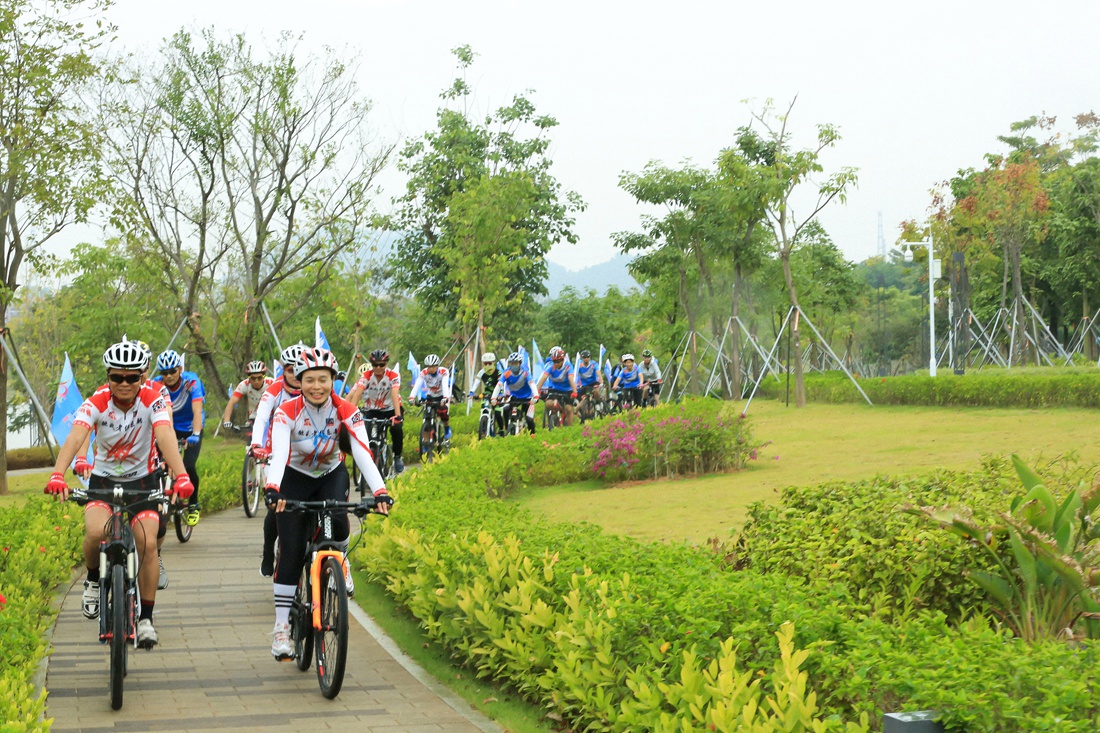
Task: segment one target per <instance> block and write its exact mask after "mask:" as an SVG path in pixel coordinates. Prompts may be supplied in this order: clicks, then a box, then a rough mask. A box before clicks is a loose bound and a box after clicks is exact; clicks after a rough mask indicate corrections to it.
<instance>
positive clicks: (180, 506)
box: [156, 438, 195, 543]
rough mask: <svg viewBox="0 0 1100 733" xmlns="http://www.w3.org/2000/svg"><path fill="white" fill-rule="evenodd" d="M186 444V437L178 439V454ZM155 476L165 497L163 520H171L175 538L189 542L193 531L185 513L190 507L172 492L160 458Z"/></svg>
mask: <svg viewBox="0 0 1100 733" xmlns="http://www.w3.org/2000/svg"><path fill="white" fill-rule="evenodd" d="M186 444H187V439H186V438H184V439H182V440H180V441H179V451H180V455H181V456H182V455H183V448H184V446H185V445H186ZM156 470H157V477H158V480H159V481H160V491H161V493H162V494H163V495H164V496H165V497H166V498H167V497H169V496H171V498H170V499H167V503H166V505H165V507H164V511H163V512H161V513H162V514H164V518H165V521H168V520H171V521H172V525H173V526H174V527H175V529H176V539H178V540H179V541H180V542H181V543H184V542H190V541H191V534H192V532H193V531H194V529H195V528H194V527H192V526H191V525H190V524H188V523H187V514H188V512H189V511H190V507H189V506H188V505H187V504H185V503H184V502H182V501H180V500H179V497H177V496H175V495H174V494H172V477H171V476H169V475H168V467H167V466H166V465H165V464H164V461H163V460H161V461H160V463H159V464H158V466H157V469H156Z"/></svg>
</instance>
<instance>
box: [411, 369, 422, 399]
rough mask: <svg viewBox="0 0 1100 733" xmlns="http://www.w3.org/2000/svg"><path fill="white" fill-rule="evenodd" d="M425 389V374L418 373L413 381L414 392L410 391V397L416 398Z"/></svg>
mask: <svg viewBox="0 0 1100 733" xmlns="http://www.w3.org/2000/svg"><path fill="white" fill-rule="evenodd" d="M422 391H424V375H422V374H417V375H416V380H415V381H413V388H412V392H410V393H409V399H411V400H415V399H416V396H417V395H419V394H420V393H421V392H422Z"/></svg>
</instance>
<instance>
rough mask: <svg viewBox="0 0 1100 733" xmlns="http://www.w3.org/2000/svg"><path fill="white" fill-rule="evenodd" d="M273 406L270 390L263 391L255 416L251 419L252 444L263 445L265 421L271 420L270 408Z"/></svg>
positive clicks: (273, 401)
mask: <svg viewBox="0 0 1100 733" xmlns="http://www.w3.org/2000/svg"><path fill="white" fill-rule="evenodd" d="M274 406H275V398H274V397H272V396H271V393H270V392H264V396H263V397H261V398H260V404H259V405H257V406H256V416H255V417H254V418H253V421H252V445H254V446H256V447H257V448H259V447H263V444H264V433H265V432H267V423H268V422H269V421H270V420H271V410H272V408H273V407H274Z"/></svg>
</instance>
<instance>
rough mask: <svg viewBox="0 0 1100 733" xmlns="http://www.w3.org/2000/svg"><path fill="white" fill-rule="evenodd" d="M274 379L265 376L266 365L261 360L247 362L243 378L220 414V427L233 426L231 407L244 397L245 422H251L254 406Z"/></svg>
mask: <svg viewBox="0 0 1100 733" xmlns="http://www.w3.org/2000/svg"><path fill="white" fill-rule="evenodd" d="M274 381H275V380H274V379H272V378H271V377H269V376H267V365H266V364H264V363H263V362H262V361H250V362H248V366H247V367H245V378H244V379H242V380H241V383H240V384H238V385H237V387H236V389H234V390H233V394H232V395H230V396H229V404H228V405H226V406H225V412H224V413H223V414H222V427H223V428H227V429H228V428H231V427H233V420H232V418H233V408H234V407H236V406H237V403H238V402H240V401H241V399H243V398H246V397H247V398H248V403H247V404H248V418H247V419H246V420H245V422H246V423H251V422H252V420H253V419H255V417H256V408H257V407H259V406H260V399H261V398H262V397H263V396H264V392H266V391H267V388H268V387H270V386H271V383H272V382H274Z"/></svg>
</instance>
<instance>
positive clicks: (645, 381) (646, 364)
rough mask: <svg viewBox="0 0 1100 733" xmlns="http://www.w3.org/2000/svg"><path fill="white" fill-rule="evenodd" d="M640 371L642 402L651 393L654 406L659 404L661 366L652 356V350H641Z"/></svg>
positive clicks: (643, 402)
mask: <svg viewBox="0 0 1100 733" xmlns="http://www.w3.org/2000/svg"><path fill="white" fill-rule="evenodd" d="M638 369H639V370H640V371H641V373H642V404H645V401H646V398H647V397H648V396H649V395H650V394H651V393H652V395H653V405H654V407H656V406H658V405H660V404H661V366H660V365H659V364H658V363H657V360H656V359H654V358H653V352H652V351H650V350H649V349H646V350H645V351H643V352H642V363H641V364H639V365H638Z"/></svg>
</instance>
